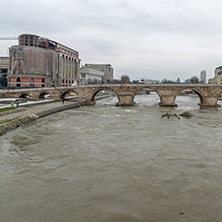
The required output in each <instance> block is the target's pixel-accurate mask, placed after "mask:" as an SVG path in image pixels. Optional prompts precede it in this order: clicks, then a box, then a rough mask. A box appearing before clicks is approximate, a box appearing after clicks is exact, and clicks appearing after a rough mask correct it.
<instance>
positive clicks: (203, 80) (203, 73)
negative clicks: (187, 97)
mask: <svg viewBox="0 0 222 222" xmlns="http://www.w3.org/2000/svg"><path fill="white" fill-rule="evenodd" d="M206 77H207V72H206V70H202V71H201V72H200V83H203V84H204V83H206Z"/></svg>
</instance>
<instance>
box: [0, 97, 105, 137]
mask: <svg viewBox="0 0 222 222" xmlns="http://www.w3.org/2000/svg"><path fill="white" fill-rule="evenodd" d="M107 97H109V96H100V97H98V98H96V100H100V99H104V98H107ZM51 103H54V104H55V105H54V107H53V108H49V104H51ZM65 103H66V104H61V101H59V102H58V101H57V103H56V102H55V101H52V102H48V105H47V103H44V104H36V105H34V104H33V105H32V108H30V106H28V107H27V109H26V108H24V107H20V108H17V109H14V110H10V111H7V112H3V113H1V115H0V136H1V135H3V134H5V133H7V132H8V131H10V130H13V129H16V128H18V127H19V126H22V125H25V124H28V123H30V122H33V121H35V120H37V119H39V118H43V117H46V116H49V115H51V114H54V113H58V112H61V111H64V110H68V109H73V108H78V107H80V106H81V104H80V103H79V102H75V101H70V102H68V101H67V102H65ZM67 103H68V104H67ZM39 105H41V106H39Z"/></svg>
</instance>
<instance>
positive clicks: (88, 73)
mask: <svg viewBox="0 0 222 222" xmlns="http://www.w3.org/2000/svg"><path fill="white" fill-rule="evenodd" d="M104 74H105V73H104V72H101V71H97V70H94V69H88V68H85V67H83V68H81V69H80V78H81V83H82V85H87V84H101V83H102V80H103V76H104Z"/></svg>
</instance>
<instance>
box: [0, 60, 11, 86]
mask: <svg viewBox="0 0 222 222" xmlns="http://www.w3.org/2000/svg"><path fill="white" fill-rule="evenodd" d="M8 69H9V57H0V86H7V75H8Z"/></svg>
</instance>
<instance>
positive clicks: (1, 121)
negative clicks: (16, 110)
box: [0, 119, 13, 124]
mask: <svg viewBox="0 0 222 222" xmlns="http://www.w3.org/2000/svg"><path fill="white" fill-rule="evenodd" d="M12 120H13V119H3V120H0V124H3V123H8V122H10V121H12Z"/></svg>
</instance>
